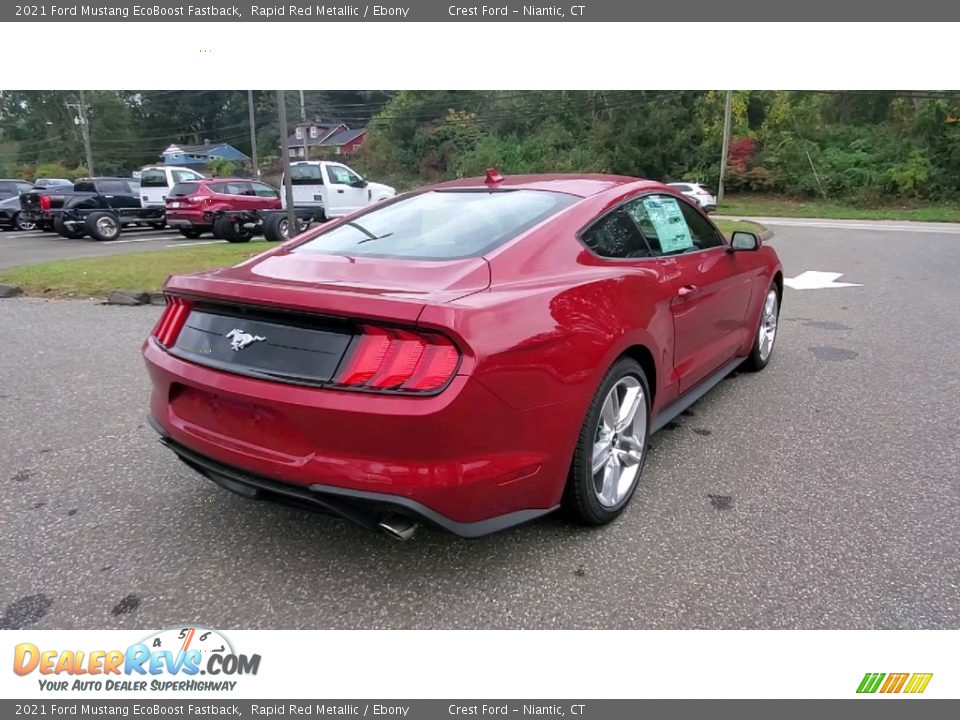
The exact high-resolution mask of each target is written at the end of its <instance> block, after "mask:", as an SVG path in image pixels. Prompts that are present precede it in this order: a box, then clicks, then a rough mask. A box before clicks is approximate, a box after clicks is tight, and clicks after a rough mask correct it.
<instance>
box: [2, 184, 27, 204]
mask: <svg viewBox="0 0 960 720" xmlns="http://www.w3.org/2000/svg"><path fill="white" fill-rule="evenodd" d="M31 190H33V185H32V184H30V183H28V182H27V181H26V180H0V200H6V199H7V198H12V197H19V196H20V195H22V194H23V193H25V192H30V191H31Z"/></svg>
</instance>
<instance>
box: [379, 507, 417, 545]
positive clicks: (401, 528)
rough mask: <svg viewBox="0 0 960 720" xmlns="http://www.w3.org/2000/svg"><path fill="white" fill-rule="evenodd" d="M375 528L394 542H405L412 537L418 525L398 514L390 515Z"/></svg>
mask: <svg viewBox="0 0 960 720" xmlns="http://www.w3.org/2000/svg"><path fill="white" fill-rule="evenodd" d="M377 527H378V528H380V529H381V530H383V532H385V533H386V534H387V535H389V536H390V537H392V538H393V539H394V540H399V541H400V542H406V541H407V540H409V539H410V538H412V537H413V534H414V533H415V532H416V531H417V528H418V527H420V525H419V523H416V522H414V521H413V520H411V519H410V518H408V517H405V516H403V515H400V514H399V513H390V514H389V515H387V516H385V517H384V518H383V520H381V521H380V522H378V523H377Z"/></svg>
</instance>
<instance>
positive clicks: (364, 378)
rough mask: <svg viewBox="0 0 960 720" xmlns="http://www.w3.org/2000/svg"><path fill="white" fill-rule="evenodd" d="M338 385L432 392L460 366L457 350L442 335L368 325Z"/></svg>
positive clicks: (340, 374)
mask: <svg viewBox="0 0 960 720" xmlns="http://www.w3.org/2000/svg"><path fill="white" fill-rule="evenodd" d="M361 332H362V334H361V335H360V338H359V339H358V340H357V342H356V344H355V346H354V349H353V352H352V354H351V355H350V358H349V360H348V361H347V363H346V365H345V367H344V368H343V369H342V370H340V372H339V373H337V376H336V377H335V378H334V380H333V385H334V386H340V387H352V388H362V389H364V390H372V391H379V392H384V391H391V392H410V393H430V392H433V391H435V390H439V389H440V388H442V387H443V386H444V385H446V384H447V382H448V381H449V380H450V378H451V377H452V376H453V373H454V372H456V369H457V365H458V364H459V363H460V352H459V351H458V350H457V347H456V346H455V345H454V344H453V343H452V342H450V341H449V340H448V339H447V338H445V337H443V336H442V335H436V334H434V333H420V332H414V331H411V330H399V329H394V328H381V327H373V326H370V325H365V326H363V327H362V328H361Z"/></svg>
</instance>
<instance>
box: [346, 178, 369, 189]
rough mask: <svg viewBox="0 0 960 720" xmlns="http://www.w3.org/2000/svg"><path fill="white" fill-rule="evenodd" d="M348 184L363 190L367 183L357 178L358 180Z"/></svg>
mask: <svg viewBox="0 0 960 720" xmlns="http://www.w3.org/2000/svg"><path fill="white" fill-rule="evenodd" d="M350 184H351V185H352V186H353V187H357V188H365V187H366V186H367V184H368V183H367V181H366V180H364V179H363V178H359V179H358V180H354V181H353V182H352V183H350Z"/></svg>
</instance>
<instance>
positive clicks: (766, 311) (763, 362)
mask: <svg viewBox="0 0 960 720" xmlns="http://www.w3.org/2000/svg"><path fill="white" fill-rule="evenodd" d="M779 321H780V291H779V290H778V289H777V286H776V284H773V285H771V286H770V289H769V290H767V294H766V296H765V297H764V299H763V308H761V310H760V322H759V323H758V324H757V331H756V332H755V333H754V335H753V348H751V350H750V354H749V355H748V356H747V359H746V360H744V361H743V365H742V366H741V367H742V368H743V369H744V370H748V371H750V372H759V371H760V370H763V369H764V368H765V367H766V366H767V365H769V364H770V359H771V358H772V357H773V347H774V344H775V343H776V340H777V325H778V324H779Z"/></svg>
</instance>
